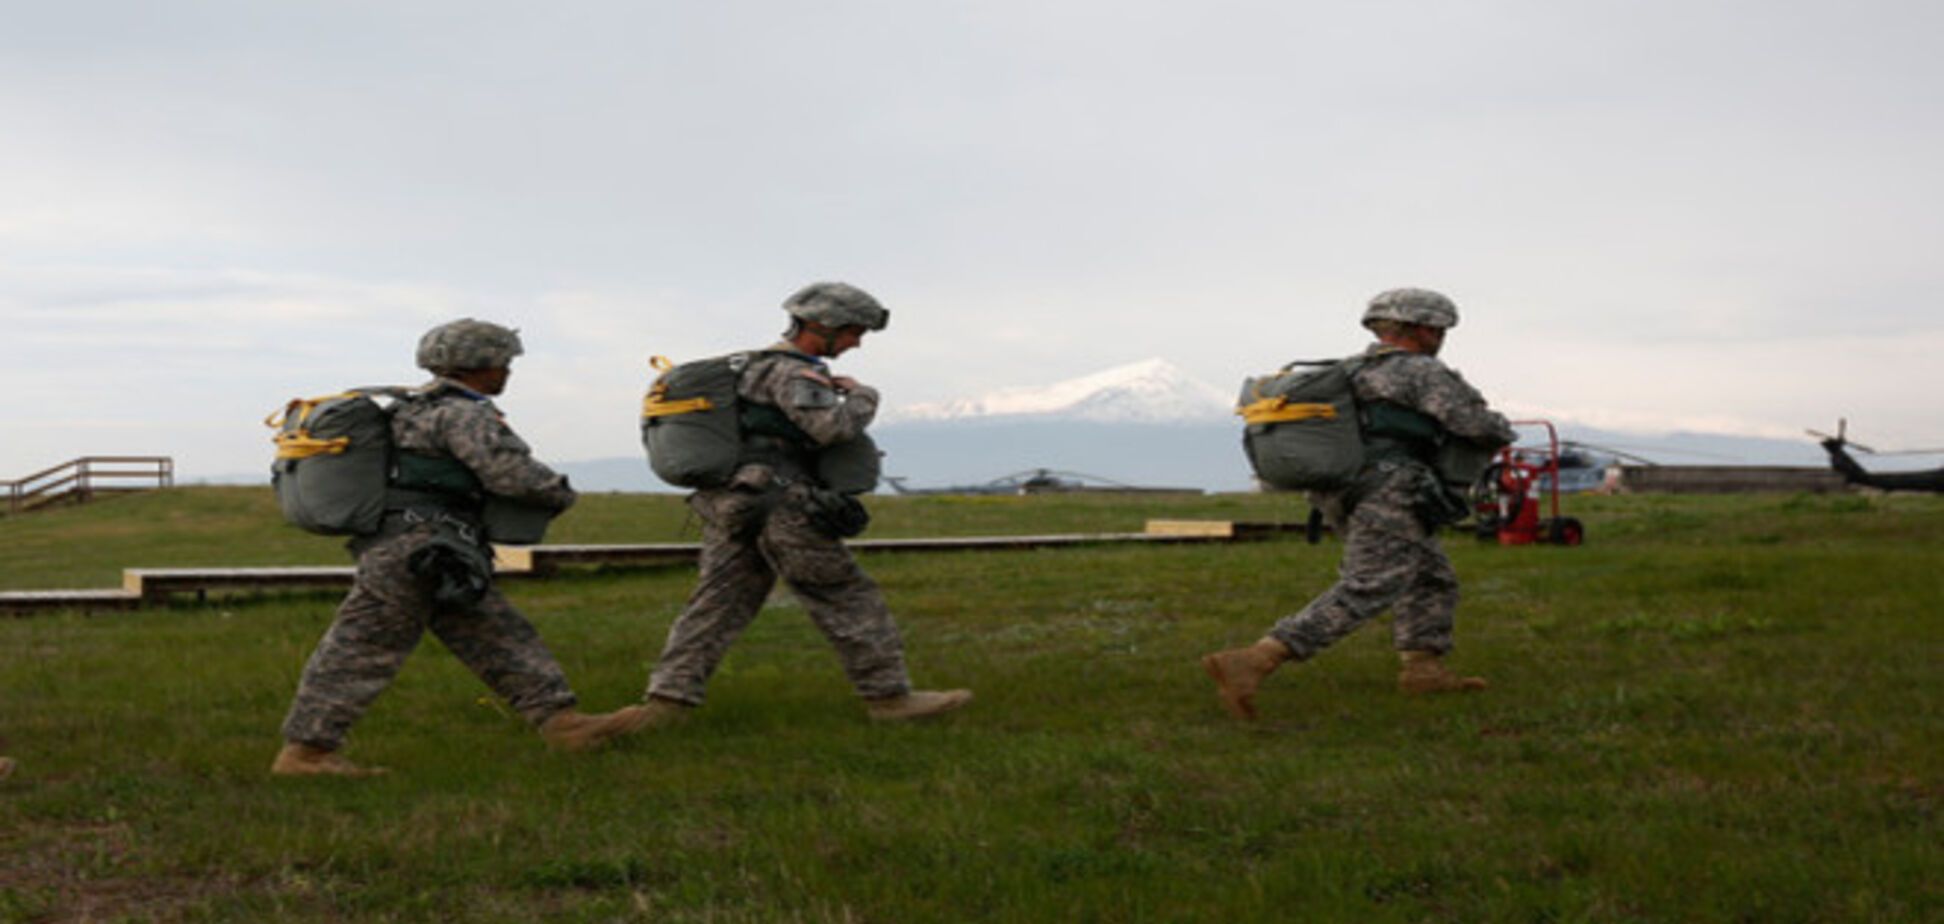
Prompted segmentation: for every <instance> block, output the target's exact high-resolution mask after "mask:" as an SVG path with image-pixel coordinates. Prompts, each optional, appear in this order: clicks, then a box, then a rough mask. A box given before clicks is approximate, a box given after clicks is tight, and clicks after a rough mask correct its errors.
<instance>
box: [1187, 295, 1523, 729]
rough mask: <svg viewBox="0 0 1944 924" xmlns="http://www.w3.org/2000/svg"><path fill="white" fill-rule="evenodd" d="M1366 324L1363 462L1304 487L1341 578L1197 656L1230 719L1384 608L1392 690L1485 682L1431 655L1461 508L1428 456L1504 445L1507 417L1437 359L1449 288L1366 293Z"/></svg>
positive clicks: (1439, 647)
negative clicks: (1445, 534)
mask: <svg viewBox="0 0 1944 924" xmlns="http://www.w3.org/2000/svg"><path fill="white" fill-rule="evenodd" d="M1363 324H1364V326H1365V327H1367V328H1369V329H1370V330H1371V331H1372V332H1373V333H1375V334H1376V335H1377V340H1378V342H1377V343H1375V344H1372V345H1371V346H1370V347H1369V348H1368V349H1367V350H1366V351H1365V355H1366V356H1368V357H1371V359H1370V360H1368V361H1367V362H1365V363H1364V365H1363V366H1362V367H1361V368H1360V369H1359V370H1358V371H1357V372H1356V373H1355V374H1354V375H1353V376H1352V378H1351V388H1352V390H1353V391H1354V392H1355V394H1356V397H1357V401H1358V403H1359V405H1360V406H1362V407H1363V408H1364V409H1365V410H1364V413H1365V416H1366V418H1367V419H1368V420H1369V421H1370V422H1369V423H1368V424H1367V425H1366V427H1365V430H1364V439H1365V445H1366V448H1367V454H1368V455H1367V459H1368V461H1366V463H1365V465H1364V468H1363V470H1362V471H1361V472H1360V473H1359V474H1358V476H1357V479H1356V481H1355V482H1354V483H1353V484H1352V486H1351V487H1350V488H1349V489H1347V490H1345V491H1340V492H1331V493H1319V494H1312V495H1311V496H1310V502H1311V503H1312V504H1313V505H1315V506H1316V507H1317V509H1319V510H1321V511H1323V513H1324V515H1325V517H1326V518H1327V519H1328V520H1330V522H1331V525H1332V526H1333V527H1334V528H1335V529H1336V530H1337V531H1338V534H1339V535H1341V536H1342V537H1343V560H1342V562H1341V563H1340V564H1339V565H1338V575H1339V577H1338V580H1337V582H1336V584H1335V585H1333V586H1331V587H1330V588H1329V589H1328V590H1326V591H1324V592H1323V593H1322V595H1321V596H1318V597H1317V598H1316V599H1314V600H1312V601H1310V603H1309V605H1308V606H1306V607H1304V608H1303V610H1302V611H1301V612H1298V613H1296V614H1295V615H1292V616H1287V617H1285V618H1283V619H1282V620H1281V621H1280V622H1277V623H1276V625H1275V627H1274V628H1272V629H1271V630H1270V631H1269V634H1268V635H1267V636H1264V637H1263V638H1262V639H1261V640H1260V641H1257V642H1256V643H1255V644H1254V645H1252V646H1249V647H1247V648H1233V649H1229V650H1227V651H1218V652H1215V653H1214V654H1211V655H1207V656H1206V657H1203V658H1202V667H1203V669H1205V670H1206V671H1207V672H1208V676H1209V677H1211V678H1213V679H1214V681H1215V686H1216V691H1217V693H1218V694H1219V695H1220V696H1221V699H1222V703H1223V705H1225V706H1227V707H1228V709H1229V711H1230V712H1232V713H1234V714H1235V715H1236V717H1238V718H1243V719H1253V718H1255V714H1256V709H1255V693H1256V688H1257V687H1258V686H1260V685H1261V683H1262V680H1263V678H1265V677H1267V676H1269V674H1270V673H1271V672H1272V671H1274V670H1275V669H1276V668H1277V666H1279V665H1281V664H1282V663H1283V662H1285V661H1305V660H1308V659H1309V658H1311V657H1314V656H1315V655H1316V653H1317V652H1319V651H1322V650H1323V649H1324V648H1327V647H1329V646H1330V645H1331V644H1332V643H1334V642H1336V640H1338V639H1340V638H1342V637H1344V636H1345V635H1348V634H1349V633H1350V632H1351V631H1352V630H1354V629H1356V628H1357V627H1358V626H1360V625H1362V624H1363V623H1364V622H1365V621H1367V620H1369V619H1370V618H1371V617H1373V616H1376V615H1377V614H1379V613H1381V612H1383V611H1384V610H1386V609H1389V610H1391V611H1392V613H1393V614H1394V621H1393V623H1392V637H1393V640H1394V645H1395V647H1396V649H1397V652H1398V655H1399V657H1400V658H1401V659H1402V660H1403V669H1402V672H1401V673H1400V674H1399V675H1398V678H1397V682H1398V687H1399V688H1400V689H1402V690H1403V691H1404V692H1406V693H1445V692H1453V691H1462V690H1482V689H1484V688H1485V681H1484V680H1483V679H1482V678H1478V677H1460V676H1458V675H1456V674H1454V673H1452V672H1451V671H1450V670H1449V669H1448V668H1446V667H1445V666H1444V665H1443V663H1441V662H1440V660H1439V659H1440V658H1441V657H1442V656H1443V655H1444V654H1445V653H1446V652H1448V651H1450V650H1451V647H1452V640H1451V627H1452V614H1453V612H1454V611H1455V610H1456V608H1457V606H1458V575H1457V573H1456V572H1454V571H1453V570H1452V567H1451V561H1450V560H1449V559H1447V558H1446V557H1445V554H1444V551H1443V550H1442V549H1440V548H1439V547H1438V541H1437V538H1436V537H1435V535H1434V533H1435V530H1436V529H1437V528H1438V527H1439V526H1440V525H1443V524H1444V523H1448V522H1454V521H1456V520H1458V519H1462V518H1463V516H1464V512H1465V508H1464V503H1463V501H1462V500H1461V499H1459V498H1457V497H1455V496H1454V495H1453V494H1452V493H1451V491H1450V489H1449V488H1448V487H1446V486H1445V483H1444V480H1443V479H1441V478H1440V477H1439V475H1438V473H1437V472H1436V471H1435V456H1436V448H1437V446H1438V445H1440V444H1442V443H1443V442H1444V441H1445V440H1446V439H1447V438H1453V437H1455V438H1458V439H1463V440H1467V441H1470V442H1471V443H1473V444H1476V445H1479V446H1481V447H1485V446H1492V447H1496V446H1503V445H1505V444H1506V443H1509V442H1511V440H1512V439H1513V437H1514V434H1513V432H1512V427H1511V425H1510V424H1508V423H1506V420H1505V418H1504V417H1502V416H1500V415H1498V414H1496V413H1494V412H1492V411H1491V410H1490V409H1488V408H1487V407H1486V405H1485V399H1484V398H1483V397H1482V396H1480V395H1479V393H1478V392H1477V390H1475V389H1473V388H1472V387H1471V386H1470V385H1469V384H1466V382H1465V380H1464V379H1462V378H1460V377H1459V375H1458V373H1457V372H1456V371H1454V370H1452V369H1451V368H1450V367H1448V366H1446V365H1445V364H1444V363H1442V362H1439V361H1438V359H1437V355H1438V350H1439V348H1440V347H1442V346H1443V345H1444V338H1445V332H1446V331H1447V330H1449V329H1451V328H1452V327H1455V326H1457V324H1458V308H1457V306H1456V305H1454V304H1452V302H1451V300H1450V299H1448V298H1446V297H1444V296H1443V295H1440V294H1438V293H1436V292H1432V291H1429V290H1426V289H1394V290H1391V291H1388V292H1383V293H1380V294H1378V295H1377V297H1375V298H1373V299H1371V300H1370V306H1369V308H1368V310H1366V311H1365V312H1364V316H1363Z"/></svg>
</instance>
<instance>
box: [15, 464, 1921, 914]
mask: <svg viewBox="0 0 1944 924" xmlns="http://www.w3.org/2000/svg"><path fill="white" fill-rule="evenodd" d="M872 507H873V512H874V514H875V515H876V517H877V525H876V527H875V528H874V530H873V533H872V535H874V536H887V537H888V536H912V535H951V534H961V535H962V534H985V533H1039V532H1066V531H1092V530H1130V529H1138V528H1139V526H1140V523H1141V522H1142V520H1144V519H1145V518H1147V517H1150V516H1169V517H1187V516H1218V517H1232V518H1244V519H1273V518H1282V519H1290V520H1294V519H1298V518H1300V517H1301V516H1302V515H1303V514H1304V512H1305V511H1304V510H1303V509H1302V506H1301V503H1300V501H1297V500H1295V499H1291V498H1277V497H1261V496H1221V497H1204V498H1135V499H1126V498H1121V499H1114V498H1100V497H1036V498H978V499H965V498H877V499H873V501H872ZM1571 512H1572V513H1574V514H1575V515H1577V516H1579V517H1581V518H1582V519H1584V520H1585V521H1586V523H1587V526H1588V535H1589V540H1588V545H1586V546H1584V547H1581V548H1578V549H1570V550H1568V549H1555V548H1524V549H1502V548H1498V547H1495V546H1482V545H1479V544H1476V543H1474V542H1473V541H1471V540H1469V539H1466V538H1462V537H1453V538H1452V539H1449V540H1448V541H1447V546H1448V548H1450V549H1451V550H1452V553H1453V558H1454V559H1455V560H1456V562H1457V565H1458V569H1459V572H1460V574H1461V575H1462V576H1463V578H1464V580H1465V582H1466V584H1465V592H1466V603H1465V605H1464V608H1463V609H1462V610H1461V612H1460V617H1459V646H1460V647H1459V651H1458V652H1457V654H1456V655H1455V656H1454V658H1453V661H1454V663H1455V664H1456V665H1457V666H1458V667H1460V668H1461V669H1463V670H1465V671H1467V672H1472V673H1481V674H1484V675H1486V676H1487V677H1489V678H1491V680H1492V683H1493V686H1492V689H1491V690H1489V691H1487V692H1485V693H1482V694H1478V695H1474V696H1466V697H1458V698H1449V697H1447V698H1438V699H1430V700H1419V699H1406V698H1403V697H1401V696H1399V695H1398V694H1397V693H1396V692H1395V691H1394V688H1393V685H1392V684H1393V680H1394V676H1395V660H1394V658H1393V657H1392V655H1391V654H1390V652H1389V651H1388V650H1387V642H1388V632H1387V631H1386V630H1385V628H1384V627H1382V626H1373V627H1370V628H1368V629H1366V630H1365V631H1363V632H1361V633H1359V634H1357V635H1354V636H1352V637H1351V638H1350V639H1348V640H1346V641H1345V642H1344V643H1343V644H1341V645H1339V646H1338V647H1337V648H1335V649H1333V650H1331V651H1329V652H1326V653H1325V654H1324V655H1323V656H1321V657H1320V658H1318V659H1317V660H1315V661H1313V662H1311V663H1309V664H1305V665H1301V666H1297V667H1294V668H1293V669H1288V670H1285V671H1283V672H1281V673H1279V674H1277V675H1276V676H1275V677H1274V678H1273V679H1272V680H1271V682H1270V684H1269V685H1268V687H1267V688H1266V689H1265V691H1264V693H1263V695H1262V697H1261V706H1262V708H1263V712H1264V719H1263V721H1261V722H1259V723H1257V724H1255V725H1253V726H1243V725H1241V724H1238V723H1236V722H1233V721H1231V720H1229V719H1228V718H1227V717H1226V716H1225V714H1223V713H1222V712H1221V711H1220V710H1219V709H1218V707H1217V706H1216V704H1215V701H1214V697H1213V695H1212V692H1211V687H1210V685H1209V683H1208V682H1207V680H1206V679H1205V678H1204V677H1203V676H1202V674H1201V672H1200V670H1199V668H1198V666H1197V665H1196V663H1195V658H1196V657H1197V656H1198V655H1200V654H1201V653H1203V652H1205V651H1207V650H1210V649H1213V648H1216V647H1224V646H1227V645H1231V644H1237V643H1243V642H1247V641H1250V640H1253V639H1254V638H1256V637H1257V636H1259V635H1260V634H1261V632H1262V630H1263V629H1264V628H1266V627H1267V626H1268V624H1269V623H1270V622H1271V621H1273V620H1274V618H1275V617H1277V616H1278V615H1280V614H1282V613H1285V612H1288V611H1290V610H1293V609H1295V608H1297V607H1298V606H1300V605H1301V604H1302V603H1303V601H1304V600H1305V599H1306V598H1307V597H1308V596H1310V595H1311V594H1313V593H1314V592H1316V591H1317V590H1320V589H1321V588H1322V587H1324V586H1325V585H1326V584H1327V583H1328V582H1329V580H1330V579H1331V577H1332V574H1333V571H1334V567H1335V555H1336V548H1335V546H1334V545H1333V544H1328V543H1326V544H1325V545H1322V546H1318V547H1310V546H1306V545H1304V544H1302V543H1301V542H1298V541H1280V542H1270V543H1260V544H1250V545H1240V546H1230V547H1154V548H1146V547H1142V548H1125V547H1097V548H1090V549H1064V550H1047V551H1037V552H990V553H974V554H959V555H885V556H871V557H867V558H866V559H865V566H866V567H867V568H868V569H870V570H871V571H872V572H873V574H874V575H875V576H876V577H877V578H878V579H879V581H880V583H881V584H883V586H884V589H885V592H886V594H887V595H888V597H889V599H890V601H891V603H892V606H893V609H894V610H895V611H896V612H897V613H898V614H899V619H900V622H901V624H902V626H903V628H904V631H905V635H906V644H907V648H908V651H909V653H910V658H911V662H912V667H913V671H914V674H915V675H916V677H917V679H918V680H919V681H920V682H921V683H926V684H933V685H954V686H956V685H966V686H971V687H973V688H975V689H976V690H977V691H978V697H979V698H978V700H977V701H976V702H975V703H973V704H972V706H971V707H970V708H969V709H967V710H966V711H965V712H963V713H960V714H957V715H955V716H952V717H950V718H948V719H945V720H943V721H939V722H936V723H932V724H926V725H919V726H915V727H894V728H886V727H875V726H872V725H870V724H868V723H867V722H866V721H865V720H864V718H863V716H862V712H861V710H860V709H859V708H858V707H857V706H856V704H855V702H854V701H853V700H852V699H851V698H850V695H849V693H848V690H847V688H846V686H845V684H844V682H843V680H842V677H841V675H840V673H839V672H838V670H837V667H836V664H835V660H834V658H833V657H832V656H831V654H830V653H829V651H828V649H827V648H826V647H825V646H824V644H823V643H822V641H821V639H820V638H819V637H818V636H817V634H816V633H815V632H814V630H812V629H811V628H810V627H809V625H808V624H807V621H806V620H804V619H803V618H802V614H801V612H800V611H798V610H797V608H796V607H795V606H794V604H793V603H791V602H790V601H789V600H788V598H787V597H778V598H776V599H774V600H773V601H772V602H771V604H770V606H769V608H768V610H767V611H766V612H765V614H764V616H763V618H762V619H760V620H759V621H758V622H757V624H756V625H755V627H754V628H753V629H752V630H751V631H750V632H749V633H748V634H747V635H746V636H745V637H744V638H743V640H742V641H741V643H740V644H739V645H738V647H737V648H736V649H735V650H734V651H733V652H732V654H731V655H730V657H729V660H728V661H727V663H726V664H725V665H724V668H723V670H722V671H721V673H720V674H719V675H718V676H717V678H716V680H715V682H714V684H713V685H712V687H711V701H710V703H709V705H707V706H706V707H705V708H703V709H702V710H700V711H699V712H698V714H697V715H696V716H695V717H694V720H693V721H691V722H689V723H687V724H685V725H682V726H680V727H677V728H674V729H670V730H667V731H665V732H658V733H655V734H653V735H651V736H646V737H643V738H641V739H638V740H633V741H630V742H628V743H626V744H625V745H624V746H622V747H620V748H618V749H615V750H611V751H608V752H604V753H600V754H593V755H579V756H566V755H558V754H553V753H549V752H547V751H546V750H544V749H543V748H542V747H541V746H540V745H539V742H538V740H537V738H536V737H535V736H533V735H532V734H531V733H530V732H529V731H527V730H525V729H524V728H523V727H522V726H521V725H520V723H518V722H517V721H516V720H515V719H513V718H511V717H510V716H508V715H507V714H506V713H505V712H504V710H503V709H501V708H500V707H498V706H497V704H495V703H493V702H491V701H490V700H483V699H482V694H483V693H484V692H485V690H484V688H483V687H482V686H481V685H480V684H479V683H478V682H477V681H476V680H474V679H473V678H472V677H471V676H470V675H468V674H466V673H465V671H464V670H463V669H462V668H461V667H459V666H458V665H457V664H456V663H455V662H454V661H453V659H452V658H451V657H450V656H448V655H447V654H446V653H445V652H443V651H441V650H439V646H438V644H437V643H436V642H433V641H428V642H427V643H426V644H425V645H424V646H423V647H422V648H421V650H420V651H419V652H418V654H417V655H416V656H415V657H414V658H413V659H412V661H411V663H410V664H408V665H407V667H406V669H405V671H404V673H403V675H402V676H401V677H400V678H399V681H398V682H397V684H396V685H394V687H393V688H392V689H391V691H390V692H389V693H387V694H386V696H385V697H384V698H383V699H381V700H380V701H379V703H378V704H377V706H376V707H375V708H374V709H373V711H372V712H371V714H370V715H369V717H368V718H367V719H366V720H365V721H364V722H363V723H361V724H360V725H359V727H358V729H357V731H356V732H355V734H354V736H353V739H352V743H351V746H350V751H349V753H350V754H352V755H353V756H354V757H355V758H357V759H360V760H364V761H369V762H373V763H377V764H382V765H386V766H389V767H391V768H392V769H393V773H392V774H391V775H390V776H387V777H384V778H381V779H377V780H371V781H344V780H280V779H272V778H270V777H269V776H268V775H267V774H266V773H265V772H264V771H265V768H266V767H267V765H268V763H269V760H270V758H271V756H272V754H273V753H274V752H275V749H276V747H277V744H278V741H277V726H278V723H279V721H280V720H281V718H282V714H283V710H284V709H285V707H286V706H287V704H288V701H289V696H290V693H291V691H292V689H293V688H294V685H295V682H296V678H297V674H298V672H299V670H300V669H301V667H302V663H303V659H304V658H305V656H306V655H307V653H308V652H309V650H310V647H311V645H312V644H313V643H314V642H315V641H316V638H317V636H318V635H319V634H320V633H321V632H322V631H323V629H324V627H325V626H326V625H327V623H328V621H329V618H330V612H331V609H332V606H333V605H334V603H335V600H334V598H333V597H331V596H315V595H304V596H284V597H276V598H267V599H256V600H227V601H221V602H217V603H212V604H210V605H207V606H178V607H171V608H165V609H160V610H147V611H142V612H139V613H134V614H124V615H114V616H97V617H82V616H75V615H53V616H37V617H33V618H29V619H16V620H0V735H4V737H5V738H6V739H7V746H6V748H5V750H4V752H5V753H8V754H11V755H12V756H14V757H16V758H18V759H19V760H20V761H21V764H22V767H21V769H20V771H19V772H18V773H16V774H15V776H14V777H13V778H12V779H10V780H8V781H6V782H3V783H0V920H8V921H42V920H48V921H57V920H115V919H117V918H125V919H130V920H221V921H264V920H295V921H339V920H358V921H366V920H371V921H449V920H504V921H528V920H590V921H606V920H643V921H718V922H720V921H871V922H913V921H968V920H995V921H1020V922H1027V921H1031V922H1039V921H1223V922H1229V921H1235V922H1242V921H1291V920H1328V921H1336V920H1355V921H1451V922H1470V921H1519V922H1528V921H1761V922H1766V921H1803V922H1809V921H1885V922H1903V921H1936V920H1940V919H1944V878H1940V875H1939V873H1940V870H1944V846H1940V845H1944V830H1941V826H1940V823H1939V815H1938V811H1939V805H1938V803H1939V797H1940V793H1941V792H1944V747H1941V746H1940V744H1939V741H1940V737H1941V735H1940V732H1944V721H1940V719H1941V718H1944V716H1941V714H1940V702H1941V700H1944V683H1940V668H1939V665H1940V664H1944V625H1941V624H1940V618H1941V615H1940V614H1944V541H1940V540H1944V498H1932V497H1905V496H1889V497H1874V498H1871V497H1851V496H1840V497H1807V496H1803V497H1780V496H1769V497H1735V498H1668V497H1647V496H1640V497H1625V498H1588V499H1579V500H1576V501H1575V502H1574V509H1573V510H1572V511H1571ZM685 530H687V531H686V532H685ZM550 538H552V539H554V540H556V541H562V542H621V541H642V542H652V541H681V540H685V539H691V538H692V530H689V529H688V528H687V527H685V517H684V513H683V511H682V509H681V507H680V505H679V502H678V501H676V500H675V499H674V498H670V497H656V496H630V495H611V496H595V497H590V498H587V499H586V501H585V502H584V504H583V506H582V507H581V508H580V509H577V510H576V511H575V512H574V513H572V514H571V515H570V516H569V517H568V518H567V519H565V520H564V521H563V522H562V523H561V524H559V526H558V527H557V531H556V533H555V534H554V535H553V536H551V537H550ZM344 560H345V559H344V558H343V556H342V553H341V552H339V551H338V549H337V546H336V543H334V542H333V541H331V540H323V539H316V538H314V537H308V536H305V535H303V534H301V533H298V532H297V531H295V530H293V529H289V528H287V527H284V526H282V525H280V521H279V520H278V519H277V517H276V514H275V511H274V504H273V502H272V500H271V499H270V497H269V495H268V493H267V491H266V490H263V489H180V490H176V491H172V492H167V493H162V494H154V495H146V496H141V497H133V498H124V499H119V500H115V501H112V502H108V503H102V504H98V505H95V506H91V507H83V508H76V509H71V510H63V511H58V512H52V513H47V514H39V515H34V516H22V517H12V518H5V519H0V587H4V588H26V587H56V586H111V585H113V584H115V583H116V582H117V581H118V579H119V573H120V569H121V568H123V567H129V566H163V565H241V564H281V563H292V564H295V563H341V562H343V561H344ZM692 577H693V575H692V572H690V571H688V570H685V569H673V570H663V571H609V572H582V573H578V574H572V575H569V576H564V577H561V578H557V579H554V580H549V581H536V582H524V583H518V584H515V585H512V590H511V592H512V594H513V596H514V598H515V600H516V601H517V602H518V603H519V604H520V605H521V606H522V607H523V608H524V609H525V610H526V612H527V613H528V615H529V616H531V617H532V618H533V619H534V621H535V622H536V623H537V624H538V625H539V627H540V630H541V632H542V633H543V635H545V636H546V638H547V640H548V641H549V643H550V644H551V646H552V647H553V649H554V650H555V652H556V653H557V654H558V655H559V656H560V658H561V660H562V661H563V662H564V663H565V665H566V667H567V670H568V673H569V676H570V677H571V678H572V679H573V680H574V682H575V685H576V687H577V688H578V690H579V691H580V693H581V696H582V698H583V700H584V701H585V702H586V704H587V705H588V706H589V707H591V708H597V709H604V708H610V707H612V706H615V705H619V704H621V703H623V702H625V701H630V700H633V699H634V698H636V697H637V696H638V695H639V691H640V688H641V686H642V684H643V682H644V680H645V678H646V675H647V667H648V665H649V663H650V662H651V661H652V659H653V658H654V656H655V655H656V653H657V652H658V650H659V647H660V643H661V640H662V637H663V634H664V633H665V632H666V630H667V627H668V623H669V621H670V620H671V619H672V618H673V616H674V614H675V612H676V611H677V609H678V608H679V607H680V605H681V602H682V599H683V597H684V596H685V595H686V593H687V592H688V589H689V584H690V582H691V580H692Z"/></svg>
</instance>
